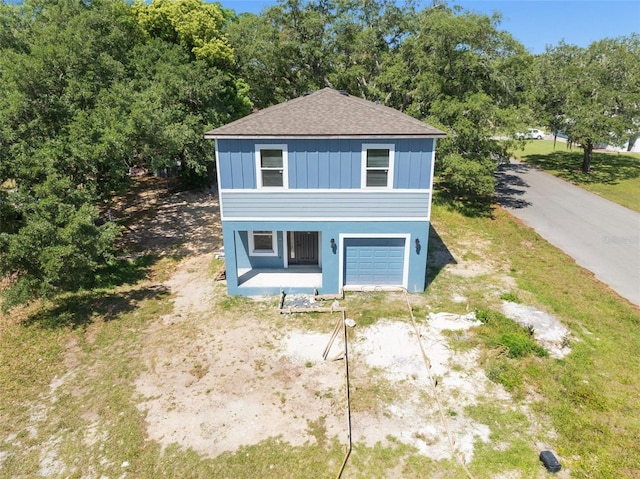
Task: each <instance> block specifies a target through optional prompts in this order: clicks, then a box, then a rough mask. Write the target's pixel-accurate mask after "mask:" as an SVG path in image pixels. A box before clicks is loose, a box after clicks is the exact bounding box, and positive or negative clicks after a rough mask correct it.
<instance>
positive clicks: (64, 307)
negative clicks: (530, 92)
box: [24, 285, 169, 329]
mask: <svg viewBox="0 0 640 479" xmlns="http://www.w3.org/2000/svg"><path fill="white" fill-rule="evenodd" d="M168 295H169V289H168V288H167V287H165V286H162V285H151V286H147V287H144V288H139V289H135V290H130V291H125V292H122V291H116V292H114V291H105V290H93V291H83V292H80V293H70V294H65V295H61V296H59V297H57V298H55V299H54V300H53V301H52V302H51V304H50V305H49V306H45V307H44V308H42V309H41V310H40V311H38V312H37V313H35V314H34V315H32V316H30V317H29V318H28V319H27V320H26V321H25V322H24V324H25V325H35V324H37V325H38V326H40V327H42V328H45V329H57V328H72V329H76V328H80V327H84V326H87V325H89V324H91V323H93V322H94V321H95V320H96V319H97V318H100V320H101V321H104V322H107V321H113V320H115V319H118V318H119V317H121V316H122V315H123V314H126V313H129V312H131V311H134V310H135V309H137V308H138V305H139V303H140V302H141V301H144V300H148V299H163V298H166V297H167V296H168Z"/></svg>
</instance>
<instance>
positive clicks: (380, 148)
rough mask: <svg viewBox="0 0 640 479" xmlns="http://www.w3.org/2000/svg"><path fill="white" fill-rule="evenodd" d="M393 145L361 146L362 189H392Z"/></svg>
mask: <svg viewBox="0 0 640 479" xmlns="http://www.w3.org/2000/svg"><path fill="white" fill-rule="evenodd" d="M394 153H395V152H394V145H379V144H369V145H362V187H363V188H392V187H393V163H394Z"/></svg>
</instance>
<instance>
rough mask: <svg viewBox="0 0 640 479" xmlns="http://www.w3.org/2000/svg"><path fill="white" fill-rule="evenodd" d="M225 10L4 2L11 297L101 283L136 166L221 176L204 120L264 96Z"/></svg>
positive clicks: (2, 71)
mask: <svg viewBox="0 0 640 479" xmlns="http://www.w3.org/2000/svg"><path fill="white" fill-rule="evenodd" d="M224 21H225V17H224V14H223V11H222V9H221V8H220V7H219V6H218V5H216V4H207V3H204V2H200V1H198V0H191V1H189V0H184V1H179V2H167V1H159V2H153V3H151V4H135V5H133V6H131V5H130V4H128V3H126V2H124V1H122V0H95V1H80V0H61V1H48V0H31V1H27V2H25V3H23V4H16V5H9V4H4V3H3V4H1V9H0V23H2V24H3V27H5V28H3V33H2V34H1V36H0V90H1V91H2V92H3V95H2V96H0V164H1V165H2V166H1V167H0V185H2V195H1V196H0V201H2V204H0V219H2V220H3V223H2V224H1V225H0V276H8V277H10V278H13V281H12V286H11V287H10V288H9V290H8V293H7V295H6V297H7V298H8V300H7V302H6V304H13V303H17V302H19V301H20V300H22V299H24V298H27V297H32V296H34V295H36V296H38V295H48V294H52V293H55V292H56V291H58V290H66V289H77V288H81V287H84V286H87V285H89V284H90V282H91V278H92V274H91V273H92V272H94V271H95V269H96V268H97V267H99V265H104V264H106V263H107V262H108V261H109V260H110V259H111V258H112V257H113V252H114V251H113V247H114V246H113V245H114V239H115V237H116V236H117V233H118V228H117V227H116V225H115V224H113V223H106V224H102V225H101V226H97V223H101V222H100V221H96V220H97V217H98V215H99V209H100V207H101V206H102V207H103V206H104V205H107V204H108V203H109V201H110V200H111V198H112V197H113V195H114V194H116V193H118V192H119V191H122V189H123V188H125V187H126V185H127V183H128V181H129V175H128V174H129V171H130V168H132V167H134V166H137V167H141V168H145V169H148V170H150V171H156V170H160V169H166V168H172V169H174V170H176V171H178V172H179V173H180V174H181V175H182V176H183V177H184V178H187V179H189V180H190V181H191V182H193V181H196V182H205V181H208V180H207V177H208V174H210V173H211V170H212V169H213V164H214V153H213V151H212V149H211V148H210V144H208V143H207V142H206V141H205V140H204V138H203V132H204V131H205V130H206V129H208V128H213V127H216V126H219V125H222V124H224V123H227V122H229V121H231V120H234V119H236V118H239V117H241V116H244V115H245V114H246V113H248V112H249V111H250V108H251V103H250V101H249V100H248V98H247V96H246V84H245V83H244V82H243V81H242V80H240V79H239V78H238V77H237V76H236V75H235V72H234V70H235V67H234V59H233V51H232V49H231V46H230V45H229V44H228V42H227V40H226V37H225V36H224V34H223V33H222V26H223V23H224ZM70 273H71V274H70ZM14 293H15V294H14Z"/></svg>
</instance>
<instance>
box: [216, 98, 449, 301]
mask: <svg viewBox="0 0 640 479" xmlns="http://www.w3.org/2000/svg"><path fill="white" fill-rule="evenodd" d="M443 136H444V133H443V132H441V131H439V130H437V129H435V128H433V127H431V126H429V125H427V124H425V123H422V122H421V121H418V120H416V119H414V118H411V117H409V116H407V115H405V114H403V113H400V112H399V111H397V110H394V109H391V108H388V107H385V106H382V105H379V104H376V103H372V102H370V101H366V100H363V99H361V98H357V97H353V96H350V95H348V94H347V93H344V92H339V91H336V90H333V89H330V88H325V89H323V90H320V91H316V92H313V93H309V94H307V95H305V96H303V97H300V98H296V99H294V100H290V101H287V102H284V103H281V104H279V105H275V106H273V107H270V108H266V109H264V110H261V111H258V112H256V113H253V114H251V115H249V116H246V117H244V118H241V119H239V120H237V121H234V122H232V123H229V124H227V125H224V126H222V127H220V128H216V129H215V130H212V131H209V132H208V133H206V134H205V138H209V139H214V140H215V148H216V161H217V172H218V187H219V192H220V213H221V220H222V234H223V242H224V251H225V262H226V270H227V271H226V273H227V287H228V292H229V294H231V295H255V294H277V293H279V292H281V291H284V292H285V293H311V292H313V291H314V290H317V291H318V292H319V293H320V294H331V293H339V292H340V291H341V290H360V289H373V288H378V287H379V288H384V289H390V288H405V289H407V290H408V291H410V292H421V291H424V288H425V275H426V265H427V242H428V238H429V215H430V205H431V189H432V184H433V163H434V155H435V146H436V139H437V138H440V137H443Z"/></svg>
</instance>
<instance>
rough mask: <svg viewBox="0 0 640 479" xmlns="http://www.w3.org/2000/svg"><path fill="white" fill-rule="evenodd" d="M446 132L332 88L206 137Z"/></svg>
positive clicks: (425, 135)
mask: <svg viewBox="0 0 640 479" xmlns="http://www.w3.org/2000/svg"><path fill="white" fill-rule="evenodd" d="M443 136H445V133H444V132H442V131H440V130H438V129H436V128H433V127H432V126H429V125H427V124H426V123H423V122H421V121H419V120H416V119H415V118H412V117H410V116H408V115H405V114H404V113H401V112H399V111H397V110H394V109H393V108H389V107H386V106H383V105H379V104H377V103H373V102H370V101H368V100H363V99H362V98H357V97H355V96H350V95H348V94H346V93H344V92H339V91H337V90H333V89H331V88H323V89H322V90H319V91H316V92H313V93H310V94H307V95H305V96H302V97H299V98H296V99H294V100H289V101H286V102H284V103H280V104H278V105H275V106H272V107H269V108H265V109H264V110H260V111H258V112H256V113H252V114H251V115H248V116H245V117H244V118H240V119H239V120H236V121H234V122H231V123H228V124H226V125H224V126H221V127H219V128H216V129H215V130H211V131H209V132H207V133H205V138H209V139H215V138H265V137H267V138H269V137H273V138H275V137H289V138H291V137H343V138H352V137H368V138H376V137H378V138H394V137H421V138H434V137H443Z"/></svg>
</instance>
